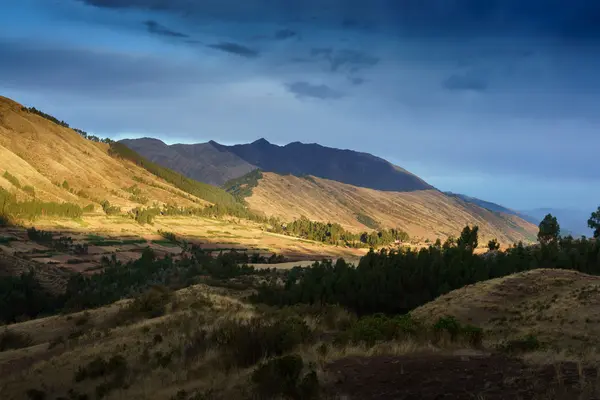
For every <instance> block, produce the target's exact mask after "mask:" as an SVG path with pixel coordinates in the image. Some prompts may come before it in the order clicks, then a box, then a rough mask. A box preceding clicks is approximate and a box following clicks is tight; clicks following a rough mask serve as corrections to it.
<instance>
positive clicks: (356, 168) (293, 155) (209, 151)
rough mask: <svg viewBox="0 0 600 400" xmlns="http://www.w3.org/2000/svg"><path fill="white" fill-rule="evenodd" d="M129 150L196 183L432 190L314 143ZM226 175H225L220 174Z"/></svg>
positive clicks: (147, 143)
mask: <svg viewBox="0 0 600 400" xmlns="http://www.w3.org/2000/svg"><path fill="white" fill-rule="evenodd" d="M121 143H124V144H125V145H127V146H128V147H130V148H131V149H133V150H135V151H137V152H138V153H140V154H141V155H143V156H145V157H147V158H149V159H150V160H152V161H155V162H158V163H162V164H163V165H165V166H167V167H169V168H172V169H174V170H176V171H178V172H181V173H182V174H184V175H187V176H189V177H192V178H194V179H198V180H200V181H202V182H208V183H214V184H223V183H225V182H226V181H227V180H230V179H233V178H238V177H240V176H242V175H244V174H246V173H247V172H249V171H250V170H252V169H257V168H258V169H261V170H263V171H267V172H276V173H279V174H293V175H297V176H302V175H314V176H318V177H321V178H326V179H331V180H335V181H338V182H343V183H347V184H351V185H355V186H361V187H367V188H372V189H378V190H392V191H413V190H423V189H431V188H432V187H431V186H430V185H429V184H427V183H426V182H424V181H423V180H422V179H420V178H419V177H417V176H415V175H413V174H411V173H410V172H408V171H406V170H404V169H402V168H400V167H398V166H396V165H393V164H391V163H389V162H388V161H386V160H383V159H381V158H379V157H375V156H373V155H371V154H367V153H360V152H356V151H352V150H340V149H335V148H331V147H325V146H321V145H318V144H315V143H311V144H304V143H300V142H294V143H290V144H288V145H285V146H278V145H275V144H271V143H269V142H268V141H266V140H265V139H259V140H257V141H255V142H252V143H248V144H239V145H234V146H224V145H221V144H218V143H216V142H213V141H211V142H208V143H199V144H194V145H181V144H176V145H172V146H167V145H166V144H164V143H162V142H160V141H157V140H155V139H148V138H144V139H132V140H123V141H121ZM225 171H227V172H225Z"/></svg>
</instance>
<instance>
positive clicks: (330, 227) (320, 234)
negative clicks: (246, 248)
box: [271, 217, 410, 247]
mask: <svg viewBox="0 0 600 400" xmlns="http://www.w3.org/2000/svg"><path fill="white" fill-rule="evenodd" d="M271 223H272V230H273V231H274V232H276V233H283V234H286V235H290V236H296V237H300V238H304V239H309V240H315V241H318V242H323V243H327V244H332V245H345V246H350V247H367V246H368V247H379V246H386V245H389V244H391V243H394V242H395V241H401V242H402V241H407V240H409V239H410V238H409V236H408V234H407V233H406V232H404V231H402V230H399V229H384V230H380V231H378V232H375V231H373V232H363V233H352V232H349V231H347V230H345V229H344V228H343V227H342V226H341V225H340V224H337V223H331V222H329V223H324V222H316V221H311V220H309V219H308V218H306V217H302V218H300V219H298V220H295V221H293V222H290V223H287V224H284V223H281V222H279V221H277V220H274V221H271Z"/></svg>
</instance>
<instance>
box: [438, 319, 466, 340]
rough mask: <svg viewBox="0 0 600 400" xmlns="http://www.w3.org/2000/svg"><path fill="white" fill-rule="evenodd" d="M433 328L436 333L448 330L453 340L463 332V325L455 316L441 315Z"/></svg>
mask: <svg viewBox="0 0 600 400" xmlns="http://www.w3.org/2000/svg"><path fill="white" fill-rule="evenodd" d="M433 330H434V331H435V332H436V333H441V332H447V333H448V334H449V335H450V339H451V340H456V339H457V338H458V335H459V334H460V333H461V330H462V327H461V325H460V322H458V320H457V319H456V318H455V317H452V316H446V317H440V318H439V319H438V320H437V322H436V323H435V325H433Z"/></svg>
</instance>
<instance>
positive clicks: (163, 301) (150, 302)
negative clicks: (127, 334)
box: [115, 286, 173, 323]
mask: <svg viewBox="0 0 600 400" xmlns="http://www.w3.org/2000/svg"><path fill="white" fill-rule="evenodd" d="M172 298H173V293H172V292H171V291H170V290H169V289H167V288H166V287H164V286H154V287H152V288H150V289H149V290H148V291H146V292H144V293H142V294H141V295H139V296H137V297H136V298H135V299H134V300H133V301H132V302H131V303H129V305H127V306H126V307H125V308H124V309H122V310H121V311H119V313H118V314H117V315H116V316H115V318H116V320H117V322H118V323H126V322H130V321H135V320H139V319H149V318H157V317H160V316H162V315H164V314H165V313H166V311H167V305H168V304H169V303H170V302H171V300H172Z"/></svg>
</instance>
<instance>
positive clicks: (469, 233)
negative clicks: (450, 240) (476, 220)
mask: <svg viewBox="0 0 600 400" xmlns="http://www.w3.org/2000/svg"><path fill="white" fill-rule="evenodd" d="M478 233H479V227H478V226H477V225H475V226H474V227H473V228H471V227H470V226H468V225H467V226H465V228H464V229H463V230H462V232H461V234H460V237H459V238H458V241H457V242H456V243H457V244H458V247H460V248H463V249H467V250H475V249H476V248H477V245H478V244H479V240H478Z"/></svg>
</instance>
